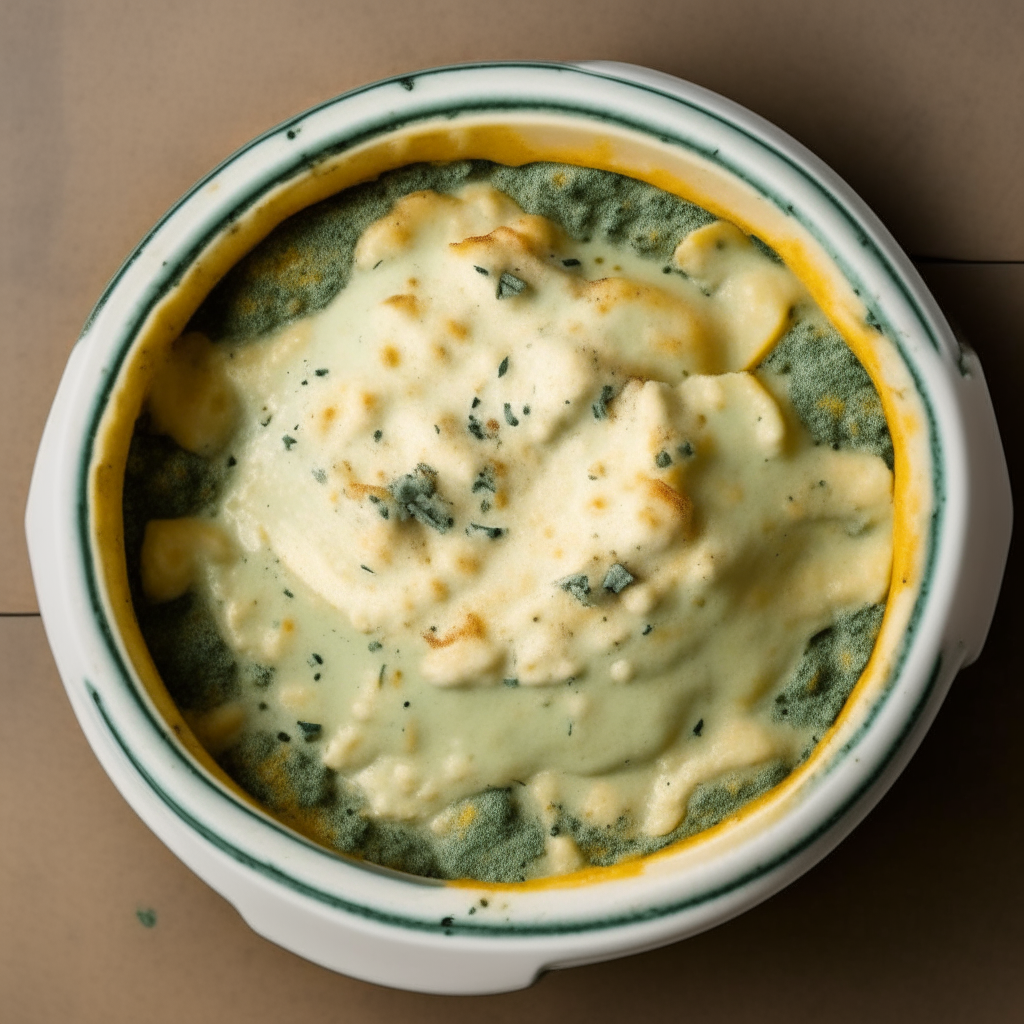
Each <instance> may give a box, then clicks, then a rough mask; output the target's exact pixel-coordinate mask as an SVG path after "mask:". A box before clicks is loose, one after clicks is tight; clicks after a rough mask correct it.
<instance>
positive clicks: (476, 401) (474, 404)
mask: <svg viewBox="0 0 1024 1024" xmlns="http://www.w3.org/2000/svg"><path fill="white" fill-rule="evenodd" d="M479 404H480V399H479V398H477V397H476V396H475V395H474V396H473V404H472V405H471V406H470V408H471V409H475V408H476V407H477V406H478V405H479Z"/></svg>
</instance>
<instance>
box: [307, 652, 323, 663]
mask: <svg viewBox="0 0 1024 1024" xmlns="http://www.w3.org/2000/svg"><path fill="white" fill-rule="evenodd" d="M312 658H313V661H311V662H310V664H311V665H312V664H313V662H316V664H318V665H322V664H323V663H324V659H323V658H321V657H320V655H319V654H316V653H315V652H314V654H313V655H312Z"/></svg>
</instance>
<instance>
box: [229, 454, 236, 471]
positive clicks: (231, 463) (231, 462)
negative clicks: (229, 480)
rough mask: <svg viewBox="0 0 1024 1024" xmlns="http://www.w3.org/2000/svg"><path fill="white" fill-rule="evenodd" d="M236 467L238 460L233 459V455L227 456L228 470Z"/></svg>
mask: <svg viewBox="0 0 1024 1024" xmlns="http://www.w3.org/2000/svg"><path fill="white" fill-rule="evenodd" d="M237 465H238V459H236V458H235V457H234V455H229V456H228V469H230V468H231V467H232V466H237Z"/></svg>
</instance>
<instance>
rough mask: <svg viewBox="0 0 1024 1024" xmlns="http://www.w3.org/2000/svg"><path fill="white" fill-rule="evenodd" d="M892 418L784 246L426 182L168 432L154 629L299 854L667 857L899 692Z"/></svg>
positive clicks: (709, 228)
mask: <svg viewBox="0 0 1024 1024" xmlns="http://www.w3.org/2000/svg"><path fill="white" fill-rule="evenodd" d="M891 466H892V447H891V442H890V438H889V433H888V430H887V428H886V423H885V419H884V417H883V415H882V410H881V405H880V402H879V398H878V395H877V393H876V391H875V389H874V387H873V386H872V384H871V381H870V379H869V377H868V375H867V374H866V373H865V371H864V370H863V368H862V367H861V365H860V364H859V363H858V361H857V360H856V358H855V357H854V355H853V353H852V352H851V351H850V349H849V348H848V347H847V346H846V344H845V343H844V342H843V340H842V338H841V337H840V336H839V335H838V334H837V333H836V331H835V330H834V328H833V327H832V326H831V325H830V324H829V322H828V321H827V319H826V318H825V316H824V315H823V314H822V313H821V312H820V310H819V309H818V308H817V307H815V305H814V304H813V302H812V301H811V299H810V297H809V294H808V293H807V291H806V290H805V288H804V287H803V286H802V285H801V283H800V281H799V280H797V278H796V277H795V276H794V275H793V274H792V273H791V272H790V271H789V270H788V269H787V268H786V267H785V266H784V265H783V264H782V263H781V261H780V260H779V259H778V257H777V256H776V255H775V253H774V252H773V251H772V250H771V249H769V248H768V247H767V246H766V245H765V244H763V243H762V242H761V241H760V240H759V239H757V238H754V237H748V236H747V235H745V234H743V233H742V232H741V231H740V230H739V229H738V228H737V227H735V226H733V225H732V224H730V223H729V222H727V221H724V220H718V219H715V218H714V217H712V216H711V215H710V214H708V213H706V212H705V211H704V210H702V209H700V208H699V207H696V206H694V205H692V204H690V203H688V202H686V201H685V200H682V199H679V198H676V197H674V196H671V195H668V194H667V193H665V192H662V191H659V190H658V189H656V188H654V187H652V186H649V185H646V184H643V183H640V182H637V181H633V180H631V179H628V178H623V177H620V176H618V175H614V174H611V173H608V172H603V171H596V170H588V169H583V168H578V167H568V166H558V165H551V164H533V165H529V166H526V167H523V168H518V169H513V168H508V167H503V166H499V165H495V164H489V163H485V162H481V161H474V162H465V163H458V164H449V165H444V166H427V165H419V166H413V167H408V168H403V169H401V170H399V171H396V172H391V173H390V174H387V175H384V176H383V177H381V178H380V179H378V180H377V181H375V182H372V183H369V184H366V185H362V186H358V187H356V188H353V189H349V190H347V191H346V192H343V193H341V194H340V195H338V196H336V197H334V198H332V199H329V200H327V201H325V202H321V203H320V204H318V205H317V206H314V207H310V208H309V209H307V210H305V211H303V212H302V213H300V214H298V215H296V216H295V217H293V218H291V219H290V220H288V221H286V222H285V223H284V224H283V225H281V226H280V227H279V228H278V229H276V230H275V231H274V232H273V233H272V234H271V235H270V236H269V237H268V238H267V239H266V240H265V241H264V242H263V243H261V244H260V245H259V246H258V247H257V248H256V249H255V250H254V251H253V252H251V253H250V254H249V256H248V257H246V258H245V259H244V260H243V261H242V262H241V263H239V264H238V265H236V266H235V268H234V269H233V270H232V271H231V272H230V273H229V274H228V275H227V277H226V278H225V279H224V280H223V281H222V282H221V283H220V284H219V285H218V286H217V287H216V288H215V289H214V291H213V292H212V293H211V294H210V295H209V296H208V298H207V299H206V301H205V303H204V304H203V306H202V307H201V308H200V309H199V311H198V313H197V314H196V315H195V316H194V317H193V320H192V323H191V324H190V325H189V329H188V330H187V331H186V332H185V333H184V334H183V335H182V336H181V337H180V338H179V340H178V341H177V342H176V343H175V344H174V346H173V347H172V348H171V350H170V352H169V354H168V355H167V357H166V361H165V364H164V365H163V366H162V368H161V369H160V370H159V371H158V373H157V375H156V377H155V379H154V383H153V385H152V388H151V391H150V394H149V397H148V400H147V403H146V406H145V408H144V411H143V415H142V416H141V417H140V419H139V421H138V422H137V424H136V427H135V434H134V438H133V441H132V447H131V451H130V455H129V460H128V467H127V473H126V479H125V491H124V513H125V538H126V549H127V555H128V564H129V575H130V580H131V584H132V588H133V594H134V602H135V607H136V613H137V616H138V620H139V623H140V626H141V629H142V632H143V635H144V637H145V638H146V642H147V644H148V646H149V648H150V651H151V653H152V655H153V658H154V661H155V663H156V665H157V667H158V669H159V670H160V672H161V675H162V678H163V680H164V682H165V683H166V685H167V687H168V689H169V692H170V693H171V695H172V697H173V699H174V700H175V702H176V703H177V704H178V706H179V708H180V709H181V710H182V711H183V713H184V714H185V717H186V719H187V721H188V722H189V724H190V725H191V727H192V729H193V731H194V732H195V734H196V736H197V737H198V738H199V740H200V742H201V743H202V744H203V745H204V746H205V747H206V749H207V750H208V751H210V753H211V754H212V755H213V756H215V757H216V758H217V760H218V761H219V763H220V764H221V766H222V767H223V768H224V769H225V771H226V772H227V773H228V774H229V775H230V776H231V777H232V778H234V779H235V780H236V781H237V782H238V783H239V784H240V785H241V786H242V787H243V788H244V789H245V790H247V791H248V792H249V793H250V794H251V795H252V796H254V797H255V798H256V799H257V800H259V801H260V802H262V804H263V805H264V806H265V807H267V808H268V809H269V810H270V811H271V812H272V813H274V814H275V815H276V816H277V817H279V818H280V819H281V820H283V821H285V822H287V823H288V824H290V825H291V826H293V827H295V828H297V829H299V830H300V831H302V832H303V833H305V834H306V835H308V836H311V837H312V838H314V839H316V840H317V841H319V842H321V843H323V844H325V845H327V846H330V847H332V848H334V849H337V850H339V851H343V852H345V853H349V854H353V855H355V856H358V857H361V858H364V859H366V860H369V861H372V862H376V863H378V864H381V865H384V866H387V867H391V868H396V869H399V870H403V871H406V872H411V873H414V874H419V875H425V876H433V877H440V878H474V879H480V880H484V881H491V882H515V881H520V880H523V879H528V878H531V877H539V876H545V875H554V874H560V873H565V872H569V871H572V870H574V869H577V868H581V867H585V866H588V865H606V864H611V863H614V862H616V861H618V860H621V859H623V858H627V857H633V856H637V855H640V854H645V853H649V852H651V851H654V850H657V849H659V848H661V847H663V846H665V845H667V844H669V843H672V842H673V841H675V840H678V839H680V838H681V837H685V836H688V835H691V834H693V833H696V832H698V831H700V830H702V829H705V828H707V827H709V826H710V825H713V824H715V823H717V822H719V821H721V820H722V819H723V818H725V817H727V816H728V815H730V814H731V813H733V812H735V811H736V810H737V808H739V807H740V806H741V805H742V804H743V803H745V802H746V801H749V800H750V799H752V798H753V797H755V796H757V795H759V794H761V793H764V792H765V791H766V790H767V789H769V788H771V787H772V786H774V785H776V784H777V783H778V782H779V781H780V780H781V779H783V778H784V777H785V776H786V775H787V773H789V772H790V771H791V770H792V768H793V767H794V766H795V765H796V764H798V763H799V762H800V761H801V760H802V759H804V758H805V757H806V756H807V755H808V753H809V752H810V750H811V749H812V748H813V746H814V745H815V743H816V742H817V741H818V740H819V739H820V738H821V736H822V735H823V734H824V732H825V731H826V730H827V729H828V728H829V726H830V725H831V724H832V722H833V721H834V720H835V718H836V716H837V715H838V713H839V711H840V710H841V708H842V706H843V703H844V701H845V700H846V698H847V696H848V694H849V693H850V691H851V689H852V687H853V685H854V683H855V682H856V680H857V678H858V676H859V674H860V673H861V671H862V669H863V667H864V665H865V663H866V662H867V659H868V656H869V655H870V652H871V649H872V646H873V643H874V638H875V636H876V634H877V631H878V628H879V624H880V622H881V614H882V608H883V602H884V601H885V599H886V594H887V591H888V587H889V577H890V567H891V560H892V517H893V506H892V471H891Z"/></svg>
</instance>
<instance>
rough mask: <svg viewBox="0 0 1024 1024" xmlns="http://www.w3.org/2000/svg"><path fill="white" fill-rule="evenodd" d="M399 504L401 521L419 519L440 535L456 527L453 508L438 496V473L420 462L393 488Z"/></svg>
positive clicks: (390, 488) (395, 483)
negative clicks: (452, 512)
mask: <svg viewBox="0 0 1024 1024" xmlns="http://www.w3.org/2000/svg"><path fill="white" fill-rule="evenodd" d="M388 490H389V491H390V492H391V496H392V497H393V498H394V499H395V501H396V502H397V503H398V518H399V519H401V520H402V521H403V522H404V521H405V520H406V519H415V520H417V521H418V522H420V523H423V525H424V526H429V527H431V528H432V529H434V530H437V532H438V533H447V532H448V530H450V529H451V528H452V526H454V525H455V517H454V516H453V515H452V514H451V506H450V505H449V504H448V502H447V501H445V499H444V498H442V497H441V495H440V494H438V493H437V473H436V472H435V471H434V470H433V469H431V468H430V466H426V465H424V464H423V463H420V464H419V465H418V466H417V467H416V469H415V470H413V472H411V473H406V474H405V476H401V477H399V478H398V479H397V480H396V481H395V482H394V483H393V484H392V485H391V486H390V487H389V488H388Z"/></svg>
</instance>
